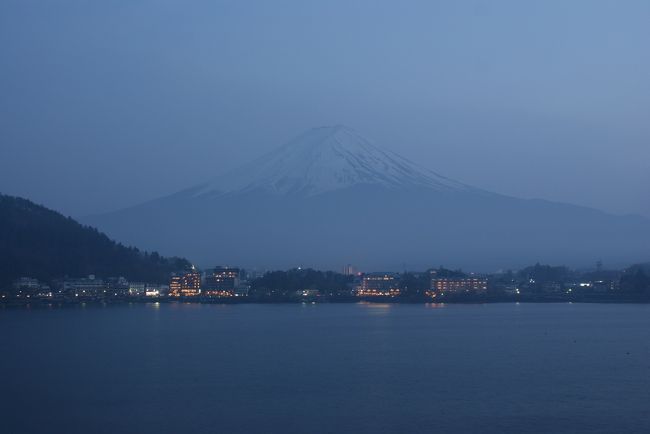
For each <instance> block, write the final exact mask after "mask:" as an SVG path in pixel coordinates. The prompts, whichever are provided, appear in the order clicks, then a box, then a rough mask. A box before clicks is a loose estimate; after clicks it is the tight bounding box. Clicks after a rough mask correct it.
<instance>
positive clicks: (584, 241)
mask: <svg viewBox="0 0 650 434" xmlns="http://www.w3.org/2000/svg"><path fill="white" fill-rule="evenodd" d="M85 223H88V224H92V225H94V226H97V227H99V228H100V229H102V230H104V231H105V232H107V233H108V234H109V235H111V236H113V237H115V238H117V239H118V240H121V241H123V242H127V243H133V244H137V245H139V246H142V247H144V248H147V249H151V250H158V251H160V252H161V253H164V254H175V255H182V256H186V257H189V258H192V259H193V260H195V261H196V262H197V263H198V264H200V265H210V264H217V263H229V264H240V265H242V266H248V267H250V266H254V267H280V268H284V267H290V266H297V265H305V266H314V267H320V268H333V269H338V268H340V267H341V266H343V265H344V264H347V263H351V264H355V265H357V266H359V267H361V268H362V269H367V270H368V269H393V270H395V269H401V267H402V264H404V263H405V264H408V266H409V268H422V269H424V268H426V267H429V266H437V265H446V266H458V267H466V268H471V269H475V270H479V271H481V270H493V269H497V268H506V267H517V266H522V265H527V264H529V263H532V262H536V261H540V262H551V263H566V264H568V265H574V266H579V265H586V264H590V263H595V262H596V261H597V260H603V261H607V262H608V263H610V264H624V263H630V262H635V261H639V260H647V258H648V257H650V220H648V219H645V218H642V217H636V216H624V217H623V216H615V215H610V214H607V213H604V212H601V211H598V210H594V209H590V208H585V207H579V206H573V205H567V204H560V203H554V202H549V201H543V200H524V199H518V198H513V197H508V196H504V195H500V194H496V193H491V192H488V191H485V190H482V189H480V188H476V187H472V186H469V185H466V184H463V183H461V182H458V181H454V180H452V179H449V178H446V177H444V176H441V175H439V174H437V173H435V172H433V171H431V170H429V169H426V168H424V167H421V166H419V165H417V164H416V163H414V162H412V161H409V160H408V159H406V158H404V157H401V156H399V155H397V154H395V153H393V152H390V151H387V150H382V149H380V148H378V147H376V146H374V145H373V144H372V143H370V142H369V141H368V140H366V139H364V138H363V137H362V136H360V135H359V134H358V133H356V132H355V131H354V130H352V129H350V128H347V127H343V126H334V127H322V128H315V129H312V130H309V131H307V132H305V133H303V134H301V135H300V136H298V137H296V138H295V139H293V140H291V141H289V142H288V143H287V144H285V145H284V146H281V147H280V148H278V149H276V150H274V151H272V152H270V153H268V154H266V155H264V156H262V157H260V158H258V159H257V160H254V161H252V162H250V163H248V164H246V165H244V166H241V167H240V168H238V169H236V170H234V171H232V172H229V173H227V174H225V175H221V176H218V177H215V178H213V179H211V180H209V181H208V182H205V183H203V184H200V185H196V186H193V187H191V188H188V189H186V190H183V191H180V192H178V193H175V194H172V195H170V196H166V197H162V198H160V199H156V200H153V201H150V202H146V203H143V204H141V205H137V206H135V207H131V208H127V209H123V210H120V211H116V212H112V213H108V214H103V215H99V216H92V217H88V218H86V219H85Z"/></svg>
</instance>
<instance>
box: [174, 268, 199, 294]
mask: <svg viewBox="0 0 650 434" xmlns="http://www.w3.org/2000/svg"><path fill="white" fill-rule="evenodd" d="M200 293H201V273H199V272H198V271H196V270H195V269H194V268H192V270H190V271H187V272H185V273H183V274H180V275H172V276H171V278H170V279H169V295H170V296H172V297H181V296H182V297H194V296H197V295H199V294H200Z"/></svg>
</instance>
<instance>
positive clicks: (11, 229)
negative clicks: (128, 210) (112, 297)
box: [0, 194, 189, 287]
mask: <svg viewBox="0 0 650 434" xmlns="http://www.w3.org/2000/svg"><path fill="white" fill-rule="evenodd" d="M188 265H189V262H188V261H187V260H185V259H182V258H176V257H174V258H163V257H161V256H160V255H158V253H156V252H153V253H147V252H141V251H140V250H138V249H136V248H134V247H126V246H124V245H122V244H119V243H116V242H114V241H113V240H111V239H109V238H108V237H107V236H106V235H104V234H103V233H101V232H99V231H98V230H97V229H95V228H92V227H88V226H83V225H81V224H79V223H77V222H76V221H75V220H73V219H72V218H70V217H64V216H63V215H61V214H59V213H58V212H55V211H52V210H50V209H47V208H45V207H43V206H40V205H36V204H35V203H33V202H31V201H29V200H26V199H22V198H18V197H12V196H7V195H3V194H0V287H2V286H4V285H6V284H8V283H9V282H11V281H12V280H13V279H15V278H17V277H21V276H29V277H36V278H38V279H40V280H44V281H50V280H51V279H55V278H61V277H64V276H86V275H88V274H96V275H98V276H103V277H108V276H124V277H126V278H128V279H132V280H142V281H150V282H164V281H167V279H168V277H169V273H171V272H173V271H176V270H180V269H184V268H186V267H187V266H188Z"/></svg>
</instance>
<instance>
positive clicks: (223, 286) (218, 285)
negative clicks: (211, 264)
mask: <svg viewBox="0 0 650 434" xmlns="http://www.w3.org/2000/svg"><path fill="white" fill-rule="evenodd" d="M239 275H240V270H239V268H234V267H215V268H214V269H213V270H211V271H209V272H208V273H207V274H206V276H205V288H204V291H203V294H204V295H206V296H208V297H232V296H234V295H235V292H236V290H237V289H238V288H239V283H240V280H239Z"/></svg>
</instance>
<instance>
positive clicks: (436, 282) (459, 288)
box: [426, 272, 487, 297]
mask: <svg viewBox="0 0 650 434" xmlns="http://www.w3.org/2000/svg"><path fill="white" fill-rule="evenodd" d="M484 291H487V279H486V278H484V277H479V276H468V277H438V275H437V274H436V273H435V272H432V273H431V288H430V290H429V291H427V292H426V294H427V295H428V296H430V297H435V296H436V295H440V294H445V293H448V294H458V293H463V292H484Z"/></svg>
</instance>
